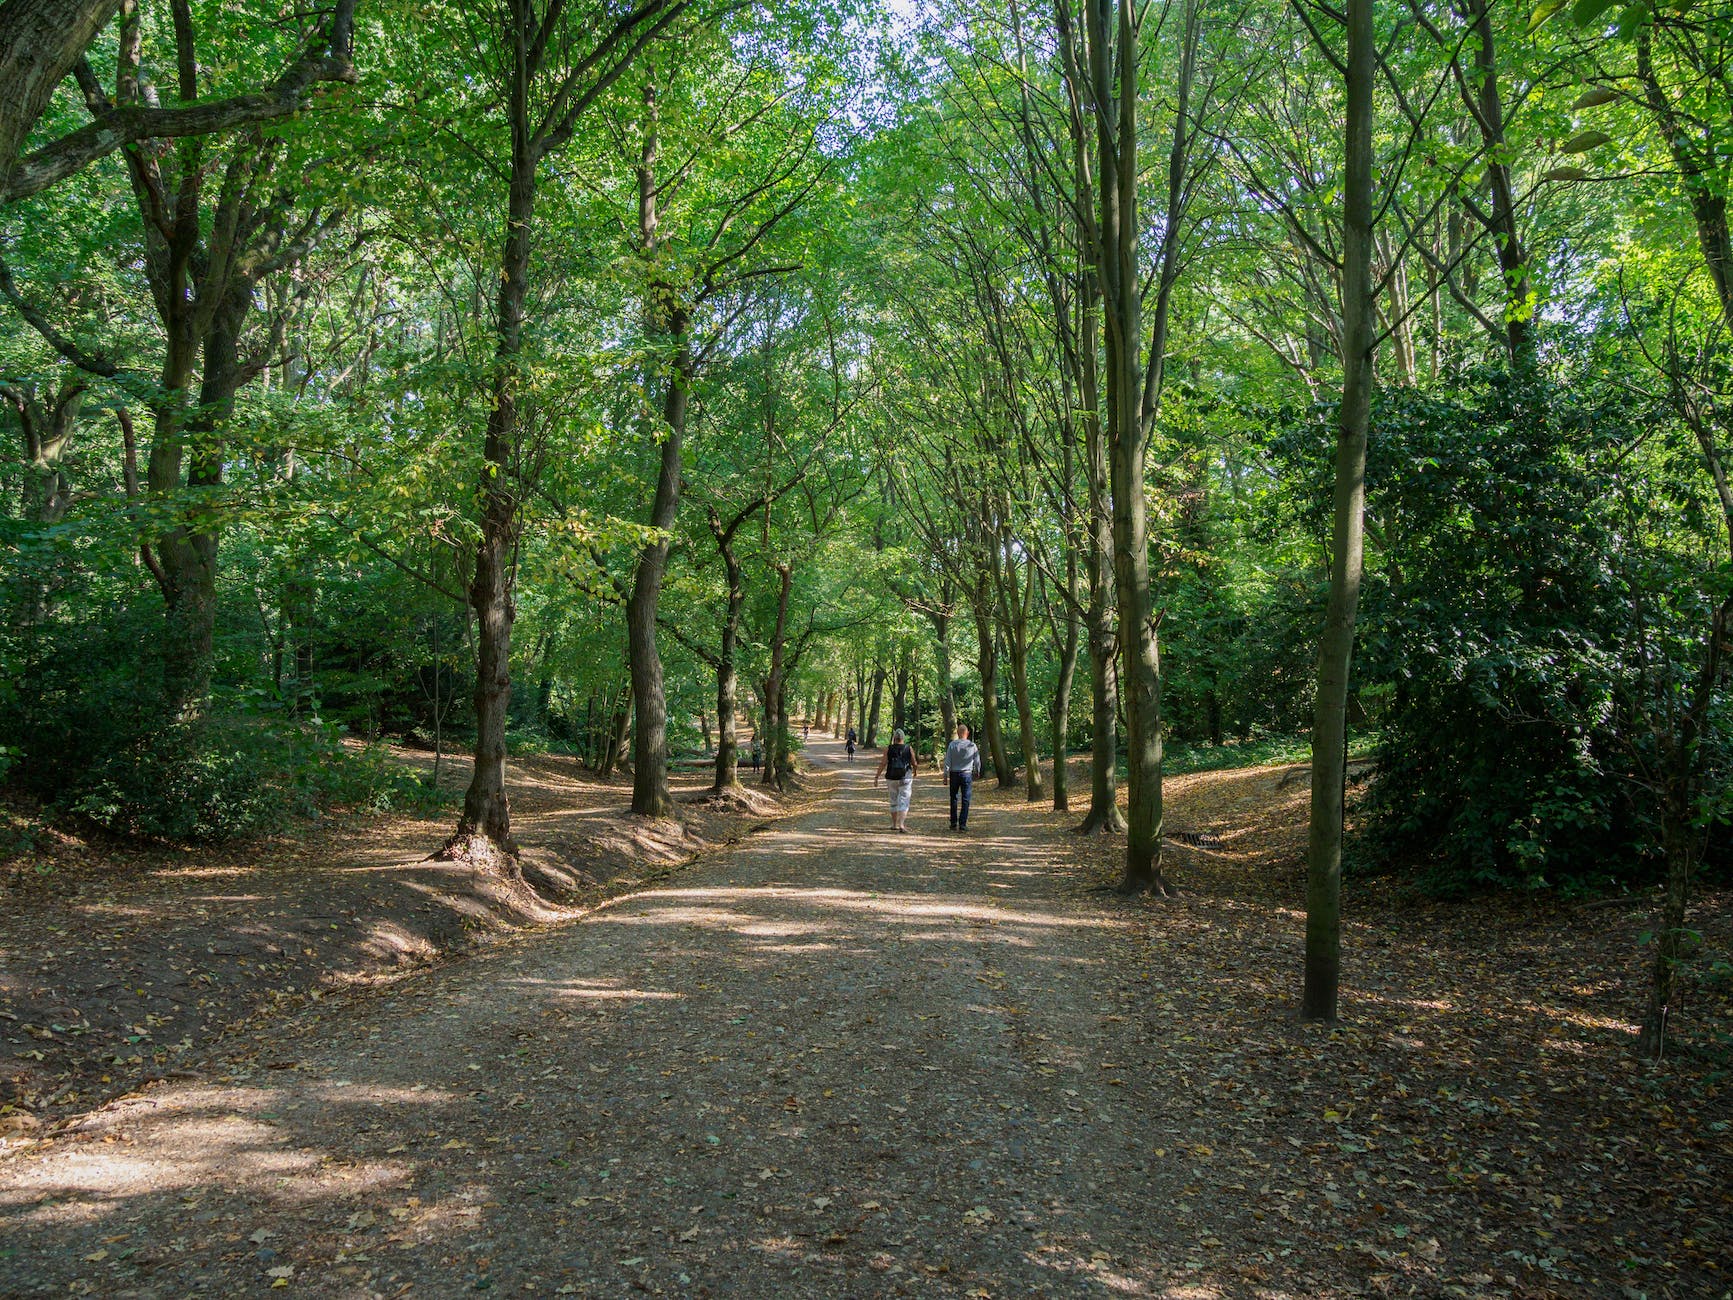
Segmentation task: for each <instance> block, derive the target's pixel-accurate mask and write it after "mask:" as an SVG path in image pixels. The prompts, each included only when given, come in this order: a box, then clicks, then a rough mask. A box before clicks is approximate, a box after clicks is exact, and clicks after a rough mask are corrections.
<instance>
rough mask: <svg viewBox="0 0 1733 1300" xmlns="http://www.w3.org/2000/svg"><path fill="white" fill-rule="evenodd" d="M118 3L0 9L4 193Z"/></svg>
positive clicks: (38, 3)
mask: <svg viewBox="0 0 1733 1300" xmlns="http://www.w3.org/2000/svg"><path fill="white" fill-rule="evenodd" d="M119 8H120V0H6V3H5V4H3V5H0V86H5V87H6V93H5V95H3V96H0V194H3V193H5V192H6V189H7V187H8V186H9V185H10V184H11V181H12V169H13V167H14V166H16V164H17V162H18V158H19V155H20V154H21V153H22V152H23V150H24V142H25V140H26V139H28V138H29V135H30V128H31V127H33V126H35V125H36V121H37V119H38V118H40V117H41V116H42V113H43V110H44V109H46V108H47V107H48V101H49V100H50V99H51V98H52V97H53V95H54V89H55V87H56V86H58V85H59V84H60V83H61V82H62V81H63V80H64V79H65V78H66V75H67V74H68V73H70V72H71V71H72V69H73V65H75V64H76V63H77V62H78V60H79V59H80V58H81V57H83V55H84V52H85V50H87V49H89V48H90V45H91V42H93V41H94V40H95V39H96V36H97V33H98V32H100V31H101V30H102V29H103V27H104V26H106V25H107V23H108V20H109V19H111V18H113V17H114V15H115V12H116V11H117V10H118V9H119Z"/></svg>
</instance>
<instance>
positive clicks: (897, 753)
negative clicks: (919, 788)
mask: <svg viewBox="0 0 1733 1300" xmlns="http://www.w3.org/2000/svg"><path fill="white" fill-rule="evenodd" d="M913 758H914V754H913V752H912V751H911V750H910V749H909V747H908V746H907V745H892V746H891V747H890V748H889V749H887V750H885V780H887V781H901V780H902V779H903V778H904V777H905V776H907V775H908V774H909V763H910V762H911V761H912V760H913Z"/></svg>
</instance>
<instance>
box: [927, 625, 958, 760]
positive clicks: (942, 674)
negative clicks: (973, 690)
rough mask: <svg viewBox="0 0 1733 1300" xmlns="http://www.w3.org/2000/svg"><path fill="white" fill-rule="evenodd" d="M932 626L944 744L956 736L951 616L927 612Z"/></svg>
mask: <svg viewBox="0 0 1733 1300" xmlns="http://www.w3.org/2000/svg"><path fill="white" fill-rule="evenodd" d="M927 621H928V622H930V623H931V624H932V625H933V664H934V666H935V668H936V669H937V676H938V679H939V681H938V685H939V725H940V726H942V727H943V728H944V733H945V734H944V740H945V743H946V744H949V743H950V742H951V738H952V737H954V736H955V735H956V734H957V693H956V691H954V690H953V689H952V688H951V616H950V614H949V613H946V612H944V611H942V610H929V611H927Z"/></svg>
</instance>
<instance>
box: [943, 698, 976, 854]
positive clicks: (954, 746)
mask: <svg viewBox="0 0 1733 1300" xmlns="http://www.w3.org/2000/svg"><path fill="white" fill-rule="evenodd" d="M979 775H981V749H980V746H978V745H977V744H975V742H974V741H972V740H970V739H969V724H968V723H966V722H959V723H958V724H957V738H956V739H955V740H953V741H952V742H951V743H950V744H949V745H947V746H945V777H946V780H947V781H948V782H949V783H950V787H951V829H952V830H954V831H966V830H968V829H969V796H970V794H971V793H973V791H974V788H975V778H976V777H978V776H979Z"/></svg>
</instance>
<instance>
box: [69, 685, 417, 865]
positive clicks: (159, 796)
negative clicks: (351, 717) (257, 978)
mask: <svg viewBox="0 0 1733 1300" xmlns="http://www.w3.org/2000/svg"><path fill="white" fill-rule="evenodd" d="M443 802H444V801H443V800H442V799H441V797H440V796H439V793H438V791H436V790H434V789H433V788H432V787H430V786H429V785H427V784H426V783H424V782H423V781H422V780H421V779H420V778H419V777H417V776H415V775H414V774H412V773H409V772H406V771H405V770H404V769H403V768H402V766H401V765H399V764H396V763H394V762H392V761H391V760H390V757H389V755H388V754H387V752H386V751H385V749H384V747H383V746H380V745H369V746H365V747H361V748H359V749H352V748H351V747H350V746H348V745H346V744H344V742H343V740H342V737H341V735H340V733H338V732H337V731H336V730H335V729H334V728H331V727H329V726H324V725H318V724H308V725H305V726H298V727H281V726H272V725H269V724H267V723H265V722H264V721H263V720H261V719H260V718H258V717H250V716H246V715H224V714H212V715H209V716H206V717H203V718H200V719H198V720H197V721H194V722H188V723H181V724H176V725H172V726H168V727H164V728H161V729H159V730H155V731H152V732H149V733H147V734H144V735H141V736H139V737H137V738H135V739H134V740H133V741H132V742H131V743H130V744H127V745H125V746H123V747H121V748H119V749H117V750H116V751H114V752H112V753H110V754H109V755H107V756H106V757H105V758H104V759H103V760H102V761H100V762H99V763H97V764H96V766H95V767H94V768H93V769H92V770H91V771H90V772H89V773H88V774H87V775H86V776H85V777H84V779H83V780H82V781H81V782H80V783H79V786H78V787H77V788H76V789H75V790H74V791H73V792H72V797H71V798H70V801H69V804H68V807H69V809H70V811H72V812H73V813H76V814H77V815H79V816H80V817H83V818H85V819H87V820H89V821H91V822H93V823H95V824H96V825H98V826H101V827H102V828H103V829H105V830H108V831H112V832H115V833H118V834H122V835H128V836H135V837H139V838H143V839H152V840H166V841H170V842H173V843H188V844H219V843H224V842H227V841H231V840H244V839H253V838H257V837H259V836H263V835H270V834H275V833H278V832H281V831H285V830H288V829H289V828H290V827H291V826H292V825H293V824H294V822H295V821H296V820H298V819H302V818H308V817H315V816H317V815H318V814H319V813H320V811H321V810H322V809H325V808H330V807H345V808H355V809H362V810H366V811H369V812H386V811H389V810H391V809H415V810H425V811H432V810H435V809H438V808H440V807H442V806H443Z"/></svg>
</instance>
